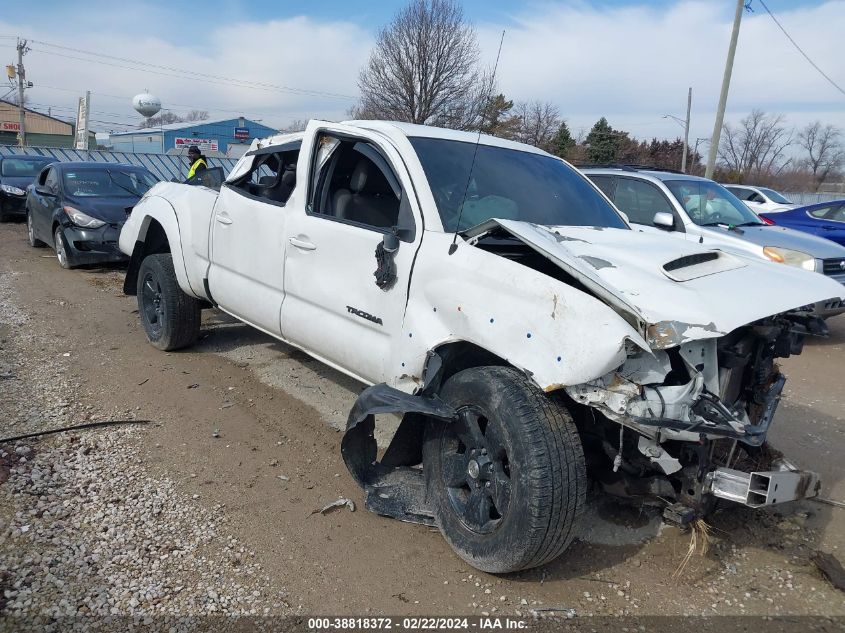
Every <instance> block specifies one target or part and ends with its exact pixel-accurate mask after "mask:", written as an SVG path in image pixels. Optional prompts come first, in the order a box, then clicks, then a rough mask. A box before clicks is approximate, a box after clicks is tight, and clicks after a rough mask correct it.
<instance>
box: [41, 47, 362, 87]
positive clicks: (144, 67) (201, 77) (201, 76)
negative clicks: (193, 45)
mask: <svg viewBox="0 0 845 633" xmlns="http://www.w3.org/2000/svg"><path fill="white" fill-rule="evenodd" d="M30 41H31V42H35V43H37V44H43V45H44V46H49V47H50V48H57V49H60V50H66V51H72V52H74V53H81V54H83V55H89V56H92V57H99V58H102V59H109V60H113V61H119V62H124V63H128V64H132V65H133V66H141V68H128V69H129V70H139V71H141V72H148V73H153V74H159V75H164V76H170V77H174V76H175V77H177V78H180V79H190V78H192V77H191V76H193V78H194V80H195V81H208V82H209V83H217V84H218V85H219V84H220V82H221V81H222V82H225V83H229V84H236V85H239V86H241V87H247V88H254V89H258V90H270V91H278V92H287V93H292V94H299V95H304V96H314V97H324V98H330V99H342V100H345V101H347V100H357V97H353V96H351V95H345V94H339V93H335V92H327V91H323V90H310V89H305V88H293V87H291V86H284V85H277V84H271V83H264V82H258V81H248V80H245V79H237V78H233V77H226V76H223V75H212V74H209V73H201V72H198V71H193V70H185V69H182V68H175V67H173V66H162V65H159V64H150V63H148V62H142V61H139V60H136V59H130V58H126V57H116V56H114V55H106V54H105V53H96V52H93V51H86V50H83V49H79V48H73V47H70V46H62V45H59V44H52V43H50V42H44V41H42V40H30ZM41 52H42V53H47V54H52V55H57V56H60V57H62V56H64V57H68V58H69V59H80V58H78V57H73V56H71V55H60V54H59V53H54V52H51V51H45V50H43V49H41ZM80 61H91V62H95V63H102V64H105V65H109V66H117V67H118V68H127V67H126V66H120V65H117V64H108V63H106V62H98V61H96V60H90V59H80ZM149 68H158V69H160V70H165V71H170V72H172V73H179V75H169V74H165V73H161V72H155V71H152V70H148V69H149ZM182 75H187V76H186V77H183V76H182ZM209 80H216V81H209ZM225 83H224V85H225Z"/></svg>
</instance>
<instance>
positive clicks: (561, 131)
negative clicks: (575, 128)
mask: <svg viewBox="0 0 845 633" xmlns="http://www.w3.org/2000/svg"><path fill="white" fill-rule="evenodd" d="M574 147H575V139H574V138H572V133H571V132H570V131H569V126H568V125H566V121H561V122H560V127H558V129H557V134H555V137H554V140H553V141H552V150H553V153H554V155H555V156H560V157H561V158H566V157H567V156H568V155H569V153H570V152H571V151H572V148H574Z"/></svg>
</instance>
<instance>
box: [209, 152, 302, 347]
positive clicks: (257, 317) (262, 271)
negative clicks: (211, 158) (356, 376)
mask: <svg viewBox="0 0 845 633" xmlns="http://www.w3.org/2000/svg"><path fill="white" fill-rule="evenodd" d="M298 154H299V149H298V146H297V147H296V148H295V149H292V148H291V147H290V146H280V147H277V148H273V147H268V148H264V149H262V150H256V155H255V158H254V165H253V167H252V169H250V170H249V171H248V172H247V173H245V174H244V175H243V176H241V177H240V178H238V179H236V180H234V181H231V182H227V183H226V184H225V185H223V187H222V188H221V190H220V195H219V197H218V199H217V204H216V205H215V207H214V212H213V214H212V217H211V229H210V233H211V249H210V250H211V253H210V259H211V263H210V266H209V271H208V287H209V290H210V292H211V297H212V299H213V300H214V301H215V302H216V303H217V304H218V305H219V306H220V307H221V308H222V309H223V310H225V311H226V312H229V313H230V314H233V315H235V316H236V317H238V318H239V319H241V320H243V321H246V322H247V323H250V324H251V325H254V326H255V327H257V328H259V329H261V330H264V331H266V332H269V333H271V334H275V335H277V336H278V335H280V334H281V308H282V300H283V298H284V258H285V236H286V230H285V223H286V221H287V216H288V215H289V209H288V208H286V203H287V200H288V198H289V197H290V193H291V191H292V190H293V186H294V180H295V174H296V171H295V165H296V160H297V157H298Z"/></svg>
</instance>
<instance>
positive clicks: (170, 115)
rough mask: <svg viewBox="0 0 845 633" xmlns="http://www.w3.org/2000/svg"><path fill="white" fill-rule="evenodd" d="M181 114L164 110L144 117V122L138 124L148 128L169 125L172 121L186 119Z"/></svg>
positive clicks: (179, 121)
mask: <svg viewBox="0 0 845 633" xmlns="http://www.w3.org/2000/svg"><path fill="white" fill-rule="evenodd" d="M184 120H185V119H183V118H182V117H181V116H179V115H178V114H176V113H175V112H170V111H164V112H162V113H160V114H159V115H158V116H151V117H148V118H146V119H144V121H143V123H141V124H140V125H138V127H139V128H148V127H161V126H162V125H168V124H170V123H181V122H182V121H184Z"/></svg>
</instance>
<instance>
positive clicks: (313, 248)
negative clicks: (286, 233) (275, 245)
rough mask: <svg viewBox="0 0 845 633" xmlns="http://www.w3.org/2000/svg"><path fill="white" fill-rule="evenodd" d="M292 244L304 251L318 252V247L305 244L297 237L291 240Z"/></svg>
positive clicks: (308, 243) (309, 243)
mask: <svg viewBox="0 0 845 633" xmlns="http://www.w3.org/2000/svg"><path fill="white" fill-rule="evenodd" d="M289 241H290V243H291V244H293V245H294V246H296V247H297V248H301V249H302V250H304V251H316V250H317V245H316V244H312V243H311V242H303V241H302V240H298V239H296V238H295V237H292V238H290V240H289Z"/></svg>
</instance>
